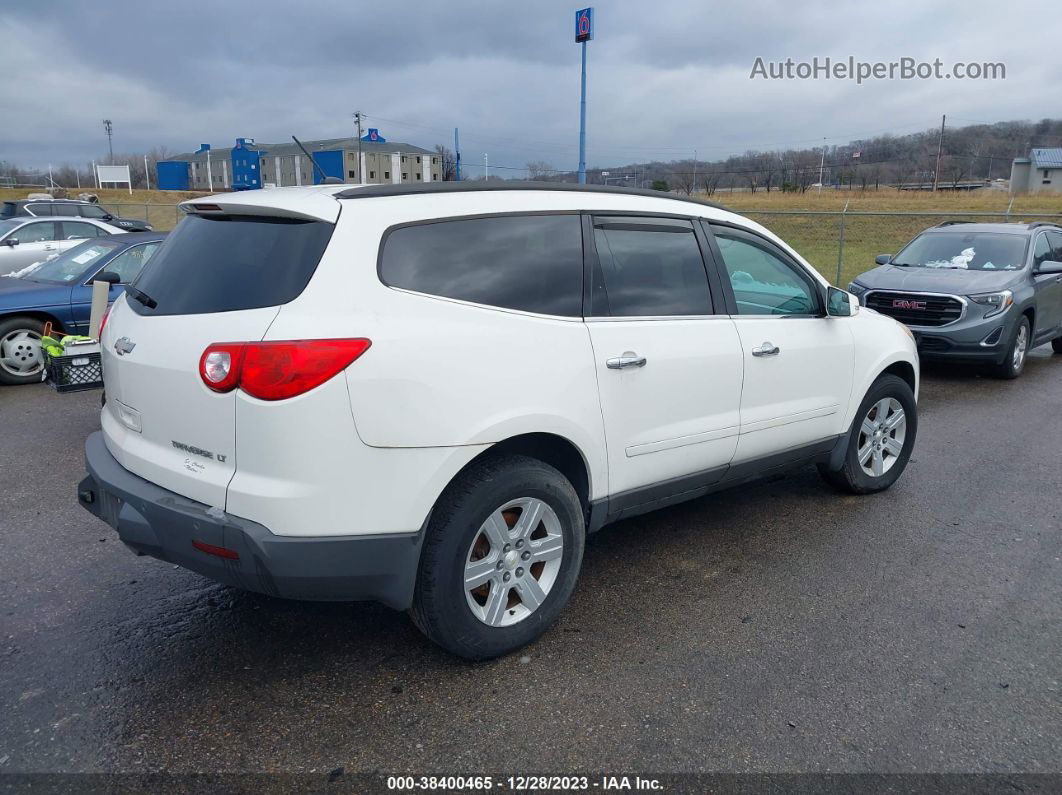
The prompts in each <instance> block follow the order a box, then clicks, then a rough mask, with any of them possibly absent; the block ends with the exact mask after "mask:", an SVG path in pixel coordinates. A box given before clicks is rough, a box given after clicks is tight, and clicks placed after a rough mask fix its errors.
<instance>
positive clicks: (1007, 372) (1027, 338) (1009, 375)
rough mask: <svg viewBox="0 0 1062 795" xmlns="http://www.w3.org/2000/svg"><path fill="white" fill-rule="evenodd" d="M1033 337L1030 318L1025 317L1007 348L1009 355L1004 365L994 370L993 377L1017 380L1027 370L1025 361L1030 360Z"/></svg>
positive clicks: (999, 365)
mask: <svg viewBox="0 0 1062 795" xmlns="http://www.w3.org/2000/svg"><path fill="white" fill-rule="evenodd" d="M1031 337H1032V335H1031V334H1030V328H1029V318H1027V317H1025V316H1024V315H1023V316H1022V318H1021V321H1020V322H1019V323H1018V327H1017V328H1015V329H1014V334H1013V336H1012V337H1011V338H1010V345H1008V346H1007V355H1006V357H1004V359H1003V361H1002V363H1000V364H997V365H996V366H995V367H993V368H992V375H994V376H995V377H996V378H1002V379H1005V380H1008V381H1009V380H1011V379H1014V378H1017V377H1018V376H1019V375H1021V374H1022V372H1023V371H1024V370H1025V360H1026V359H1027V358H1028V354H1029V348H1030V347H1031V346H1030V343H1031V342H1032V340H1031Z"/></svg>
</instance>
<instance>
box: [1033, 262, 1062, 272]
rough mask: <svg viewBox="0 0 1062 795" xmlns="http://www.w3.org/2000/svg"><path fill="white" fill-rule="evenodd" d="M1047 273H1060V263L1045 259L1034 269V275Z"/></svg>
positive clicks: (1061, 263)
mask: <svg viewBox="0 0 1062 795" xmlns="http://www.w3.org/2000/svg"><path fill="white" fill-rule="evenodd" d="M1048 273H1062V262H1057V261H1055V260H1051V259H1045V260H1044V261H1043V262H1041V263H1040V265H1039V267H1038V268H1037V269H1036V274H1037V275H1038V276H1039V275H1040V274H1045V275H1046V274H1048Z"/></svg>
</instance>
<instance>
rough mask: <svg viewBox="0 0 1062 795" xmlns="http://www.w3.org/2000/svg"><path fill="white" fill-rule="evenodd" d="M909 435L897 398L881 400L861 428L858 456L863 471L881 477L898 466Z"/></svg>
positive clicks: (872, 407)
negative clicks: (905, 440) (897, 462)
mask: <svg viewBox="0 0 1062 795" xmlns="http://www.w3.org/2000/svg"><path fill="white" fill-rule="evenodd" d="M906 436H907V415H906V414H904V411H903V406H901V405H900V401H898V400H896V398H891V397H887V398H882V399H881V400H879V401H878V402H877V403H875V404H874V405H873V406H871V407H870V411H868V412H867V414H866V416H865V417H864V418H863V422H862V423H861V424H860V426H859V439H858V442H859V445H858V447H857V448H856V449H857V455H858V458H859V466H860V467H861V468H862V470H863V472H865V473H866V474H867V475H870V476H871V477H874V478H878V477H881V476H882V475H884V474H885V473H886V472H888V471H889V470H890V469H892V467H893V466H894V465H895V464H896V461H897V460H898V459H899V457H900V453H902V452H903V441H904V439H905V438H906Z"/></svg>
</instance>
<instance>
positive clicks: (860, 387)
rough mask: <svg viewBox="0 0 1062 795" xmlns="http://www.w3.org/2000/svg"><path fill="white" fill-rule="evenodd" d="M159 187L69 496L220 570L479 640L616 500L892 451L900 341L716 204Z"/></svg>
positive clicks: (544, 581)
mask: <svg viewBox="0 0 1062 795" xmlns="http://www.w3.org/2000/svg"><path fill="white" fill-rule="evenodd" d="M183 207H184V209H185V210H187V211H188V212H189V215H188V217H186V218H185V219H184V220H182V221H181V223H180V224H179V225H178V227H177V229H176V230H175V231H174V232H172V233H171V234H170V236H169V238H168V239H167V241H166V242H165V243H164V244H163V245H162V246H161V247H160V249H159V250H158V252H157V253H156V254H155V257H154V259H153V260H152V263H151V266H150V267H149V268H147V269H145V271H144V272H143V274H142V275H141V276H140V277H139V278H138V280H137V281H136V282H135V283H134V284H133V285H132V286H131V287H129V288H128V289H127V291H126V293H125V297H124V298H120V299H119V300H117V301H116V302H115V304H114V307H113V309H112V311H111V313H110V316H109V318H108V319H107V321H106V324H105V327H104V330H103V333H102V345H103V350H104V360H103V361H104V373H105V382H106V394H107V402H106V405H105V407H104V409H103V412H102V426H103V428H102V431H101V432H96V433H94V434H93V435H92V436H90V437H89V439H88V440H87V442H86V458H87V467H88V476H87V477H86V478H85V479H84V480H83V481H82V483H81V484H80V487H79V500H80V502H81V503H82V504H83V505H84V506H85V507H86V508H87V509H88V510H90V511H91V512H92V513H94V514H96V515H97V516H99V517H100V518H102V519H103V520H104V521H106V522H107V523H108V524H110V525H111V526H112V527H115V528H116V529H117V530H118V534H119V536H120V538H121V539H122V541H124V542H125V543H126V544H127V545H128V546H130V547H131V548H132V549H134V550H136V551H137V552H140V553H145V554H148V555H152V556H154V557H157V558H161V559H163V560H166V561H169V562H172V563H176V564H179V565H181V566H184V567H186V568H189V569H192V570H194V571H197V572H200V573H202V574H205V575H207V576H209V577H212V578H214V579H216V580H219V581H221V582H224V583H229V584H231V585H236V586H239V587H241V588H247V589H250V590H254V591H260V592H263V593H267V594H274V595H277V596H282V597H290V598H299V599H317V600H352V599H375V600H378V601H381V602H383V603H384V604H387V605H390V606H391V607H393V608H397V609H409V610H410V611H411V614H412V616H413V620H414V621H415V622H416V624H417V625H418V626H419V627H420V628H421V629H422V630H423V631H424V632H425V633H426V634H427V635H428V636H429V637H430V638H432V639H433V640H435V641H437V642H438V643H439V644H441V645H442V646H444V647H445V648H447V649H449V650H450V651H452V652H454V653H456V654H458V655H462V656H465V657H469V658H487V657H492V656H496V655H499V654H504V653H506V652H509V651H512V650H513V649H516V648H518V647H520V646H522V645H523V644H526V643H528V642H529V641H531V640H533V639H534V638H535V637H537V636H538V635H539V634H540V633H542V632H543V631H544V630H545V629H546V628H547V627H548V626H549V624H550V623H551V622H552V621H553V619H554V618H555V617H556V616H557V614H558V613H559V611H560V610H561V609H562V608H563V606H564V604H565V603H566V602H567V601H568V598H569V596H570V595H571V593H572V590H573V588H574V587H575V581H576V577H577V576H578V573H579V568H580V564H581V562H582V556H583V544H584V538H585V536H586V534H587V533H590V532H594V531H596V530H598V529H600V528H601V527H602V526H603V525H605V524H607V523H609V522H612V521H615V520H617V519H622V518H625V517H629V516H633V515H635V514H640V513H643V512H646V511H650V510H653V509H655V508H658V507H661V506H665V505H671V504H673V503H677V502H680V501H682V500H688V499H691V498H694V497H699V496H701V495H703V494H706V493H708V492H711V491H714V490H717V489H721V488H724V487H727V486H729V485H732V484H735V483H740V482H744V481H748V480H750V479H753V478H757V477H761V476H763V475H768V474H772V473H775V472H778V471H782V470H784V469H787V468H790V467H794V466H800V465H805V464H812V463H814V464H817V465H818V466H819V469H820V471H821V472H822V473H823V475H824V476H825V477H826V479H827V480H828V481H830V482H831V483H833V484H836V485H837V486H839V487H841V488H843V489H846V490H848V491H849V492H855V493H866V492H874V491H880V490H882V489H885V488H888V487H889V486H891V485H892V484H893V483H894V482H895V481H896V479H897V478H898V477H899V476H900V473H901V472H902V471H903V469H904V467H905V465H906V464H907V461H908V458H909V457H910V455H911V449H912V446H913V445H914V441H915V432H916V428H917V413H916V411H917V410H916V402H915V401H916V395H917V392H918V358H917V354H916V351H915V345H914V342H913V340H912V338H911V335H910V333H909V332H908V331H907V330H906V329H905V328H904V327H903V326H902V325H900V324H899V323H897V322H896V321H894V320H892V319H891V318H888V317H885V316H883V315H879V314H877V313H875V312H873V311H870V310H866V309H860V308H859V305H858V301H856V300H855V299H854V298H853V297H852V296H850V295H849V294H848V293H846V292H843V291H841V290H837V289H836V288H833V287H830V286H829V285H828V284H827V283H826V282H825V281H824V280H823V279H822V278H821V277H820V276H819V275H818V274H817V273H816V272H815V270H814V269H813V268H811V267H810V266H809V265H808V264H807V263H806V262H805V261H804V260H803V259H802V258H801V257H800V256H799V255H798V254H797V253H796V252H794V251H793V250H792V249H791V248H789V246H787V245H786V244H785V243H784V242H782V241H781V240H779V239H778V238H777V237H776V236H774V235H773V234H771V233H770V232H768V231H767V230H766V229H764V228H763V227H762V226H760V225H758V224H756V223H753V222H752V221H750V220H748V219H747V218H743V217H742V216H740V215H736V214H734V213H731V212H728V211H726V210H724V209H720V208H717V207H715V206H711V205H707V204H703V203H699V202H695V201H690V200H688V199H679V198H676V197H673V196H670V195H667V194H660V193H656V192H652V191H637V190H628V189H622V188H610V189H608V188H602V187H599V186H594V187H586V188H578V187H577V186H571V185H534V184H530V183H528V184H524V185H520V184H515V185H513V184H505V185H502V186H500V187H496V186H494V185H490V186H482V185H478V184H476V183H438V184H428V185H422V186H421V185H418V186H415V187H411V186H404V185H402V186H399V185H395V186H390V185H388V186H379V187H357V188H351V187H349V186H335V185H322V186H317V187H309V188H277V189H275V190H269V191H245V192H241V193H234V194H229V195H216V196H210V197H204V198H202V199H194V200H191V201H188V202H185V203H184V205H183Z"/></svg>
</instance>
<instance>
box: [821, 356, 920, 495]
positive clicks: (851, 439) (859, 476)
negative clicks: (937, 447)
mask: <svg viewBox="0 0 1062 795" xmlns="http://www.w3.org/2000/svg"><path fill="white" fill-rule="evenodd" d="M917 433H918V407H917V405H916V404H915V399H914V393H913V392H912V391H911V387H910V386H908V384H907V382H906V381H904V380H903V379H902V378H899V377H898V376H895V375H883V376H881V377H880V378H879V379H878V380H877V381H875V382H874V383H873V384H872V385H871V387H870V389H869V390H867V394H866V397H864V398H863V402H862V403H860V404H859V410H858V411H857V412H856V416H855V419H854V420H853V422H852V429H851V431H850V432H849V434H848V439H847V441H846V449H845V453H844V459H843V460H842V463H841V465H840V467H838V468H836V469H831V468H830V466H829V464H819V474H820V475H822V477H823V479H824V480H825V481H826V482H827V483H829V484H830V485H831V486H833V487H835V488H837V489H838V490H840V491H844V492H847V493H849V494H872V493H874V492H876V491H884V490H885V489H887V488H889V487H890V486H891V485H892V484H893V483H895V482H896V481H897V480H898V479H899V477H900V475H901V474H903V471H904V469H905V468H906V467H907V462H908V461H909V460H910V458H911V450H912V449H914V443H915V436H916V435H917Z"/></svg>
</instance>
